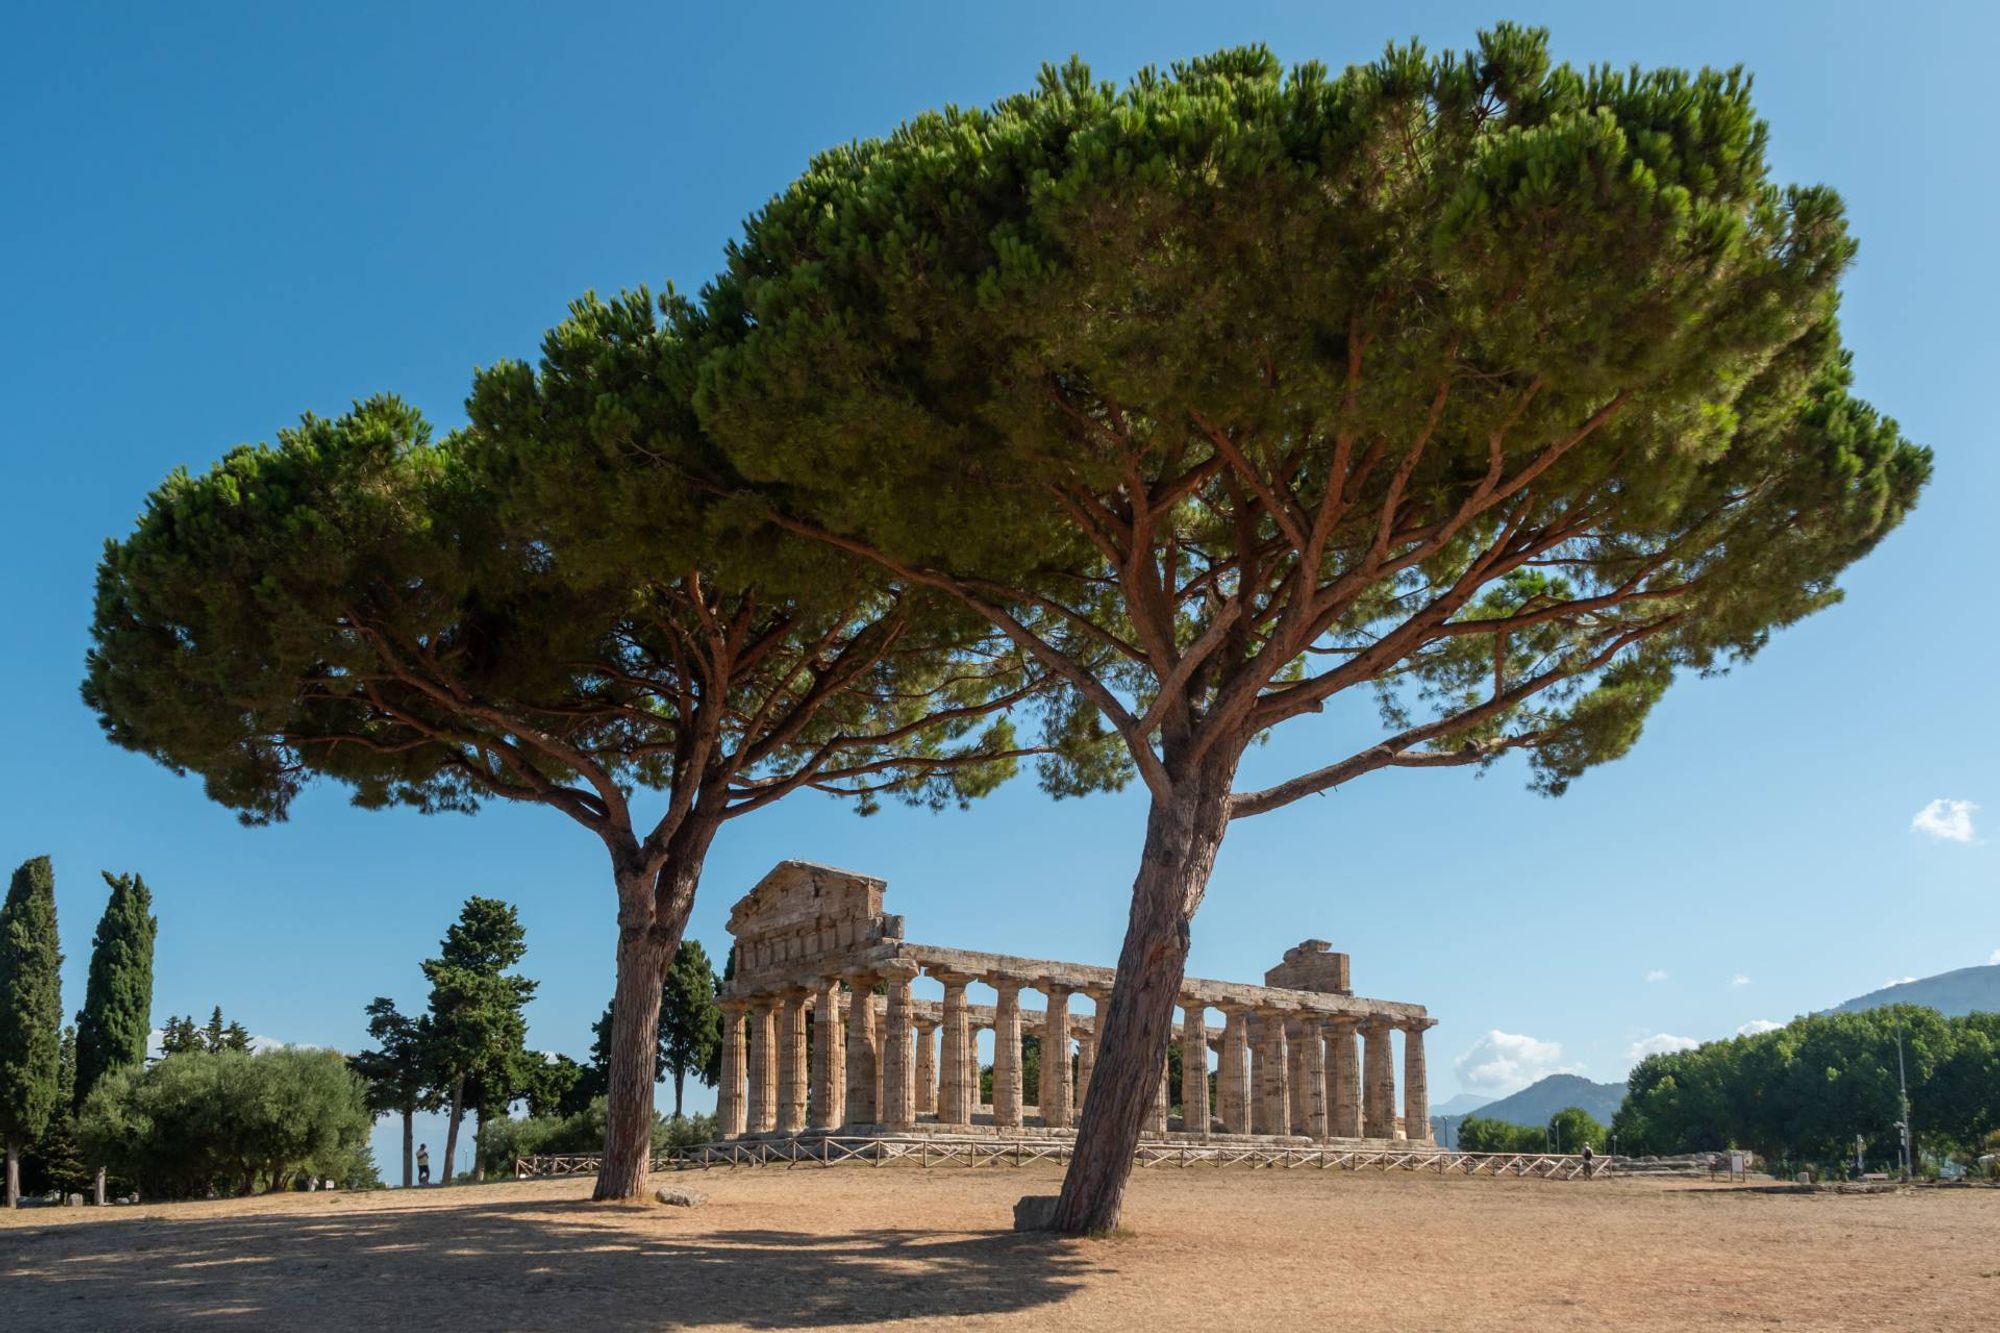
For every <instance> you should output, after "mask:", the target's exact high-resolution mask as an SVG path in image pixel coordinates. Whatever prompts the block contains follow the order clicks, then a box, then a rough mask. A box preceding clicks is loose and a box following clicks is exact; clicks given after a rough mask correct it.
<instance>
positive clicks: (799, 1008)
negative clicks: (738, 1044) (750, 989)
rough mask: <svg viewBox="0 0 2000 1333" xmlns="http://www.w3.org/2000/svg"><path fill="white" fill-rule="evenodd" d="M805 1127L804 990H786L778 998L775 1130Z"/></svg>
mask: <svg viewBox="0 0 2000 1333" xmlns="http://www.w3.org/2000/svg"><path fill="white" fill-rule="evenodd" d="M805 1127H806V993H805V992H804V991H802V990H788V991H786V992H785V993H784V994H783V995H782V996H780V997H779V1000H778V1132H779V1133H781V1134H796V1133H798V1132H799V1131H800V1130H802V1129H804V1128H805Z"/></svg>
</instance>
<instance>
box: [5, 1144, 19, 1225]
mask: <svg viewBox="0 0 2000 1333" xmlns="http://www.w3.org/2000/svg"><path fill="white" fill-rule="evenodd" d="M7 1206H8V1207H9V1208H19V1207H20V1206H21V1150H20V1149H19V1148H17V1147H15V1146H14V1140H12V1139H9V1140H7Z"/></svg>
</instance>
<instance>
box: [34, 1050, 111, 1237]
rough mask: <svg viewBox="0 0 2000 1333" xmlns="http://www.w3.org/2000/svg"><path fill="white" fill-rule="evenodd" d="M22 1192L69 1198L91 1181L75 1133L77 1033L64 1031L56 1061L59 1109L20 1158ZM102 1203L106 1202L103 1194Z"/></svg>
mask: <svg viewBox="0 0 2000 1333" xmlns="http://www.w3.org/2000/svg"><path fill="white" fill-rule="evenodd" d="M21 1178H22V1192H23V1193H26V1194H40V1193H44V1192H47V1191H50V1190H53V1191H55V1192H56V1193H58V1194H70V1193H74V1192H75V1191H77V1190H80V1189H82V1188H83V1186H84V1183H85V1182H86V1181H88V1180H89V1179H90V1171H89V1169H88V1168H87V1167H86V1166H85V1165H84V1161H83V1157H82V1149H81V1147H80V1145H79V1144H78V1142H77V1129H76V1029H75V1028H74V1027H65V1028H64V1029H63V1030H62V1047H61V1049H60V1051H59V1053H58V1055H57V1057H56V1109H55V1111H54V1112H53V1113H52V1114H51V1115H50V1116H49V1124H48V1128H46V1129H44V1130H43V1131H42V1137H41V1138H40V1139H38V1140H36V1142H35V1144H34V1146H33V1147H32V1148H30V1149H28V1150H26V1151H25V1152H23V1153H22V1154H21ZM98 1201H99V1202H100V1203H101V1202H103V1199H102V1196H101V1194H100V1197H99V1200H98Z"/></svg>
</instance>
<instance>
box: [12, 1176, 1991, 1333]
mask: <svg viewBox="0 0 2000 1333" xmlns="http://www.w3.org/2000/svg"><path fill="white" fill-rule="evenodd" d="M1057 1179H1058V1176H1057V1173H1056V1169H1055V1168H1046V1169H1038V1168H1034V1167H1030V1168H1026V1169H1021V1170H1005V1169H1003V1170H993V1169H986V1170H976V1171H973V1170H962V1169H954V1170H929V1171H922V1170H916V1169H893V1168H892V1169H882V1170H872V1169H868V1168H861V1167H836V1168H833V1169H830V1170H829V1169H821V1168H798V1169H794V1170H784V1169H780V1168H775V1167H768V1168H761V1169H744V1170H737V1171H734V1172H731V1171H728V1170H715V1171H708V1172H689V1173H685V1174H681V1175H677V1176H674V1177H672V1178H671V1179H670V1181H669V1182H668V1183H672V1184H678V1185H686V1186H690V1187H693V1188H696V1189H700V1190H703V1191H705V1192H706V1193H707V1194H708V1195H709V1202H708V1203H707V1204H706V1205H704V1206H702V1207H700V1208H695V1209H691V1210H690V1209H680V1208H666V1207H660V1206H656V1205H652V1206H646V1207H607V1206H601V1205H595V1204H592V1203H590V1202H588V1194H589V1184H588V1182H586V1181H577V1180H568V1181H537V1182H528V1183H522V1184H514V1183H507V1184H500V1185H488V1186H483V1187H476V1188H475V1187H468V1188H461V1189H453V1190H430V1191H425V1192H422V1193H418V1192H414V1191H412V1192H408V1193H405V1192H401V1191H398V1192H395V1193H378V1194H366V1195H340V1194H333V1195H325V1194H313V1195H291V1196H285V1197H280V1198H273V1199H252V1200H244V1201H232V1200H223V1201H218V1202H212V1203H190V1204H174V1205H162V1206H156V1207H146V1206H141V1207H135V1208H115V1209H112V1208H107V1209H83V1210H61V1211H58V1210H53V1209H36V1210H23V1211H22V1212H20V1213H18V1214H16V1215H14V1216H13V1217H7V1218H0V1329H4V1330H10V1331H11V1330H15V1329H20V1330H28V1329H37V1330H40V1329H91V1330H98V1329H124V1328H147V1329H153V1328H183V1327H193V1326H197V1325H198V1326H200V1327H203V1328H232V1327H234V1328H241V1329H260V1330H261V1329H301V1330H305V1329H311V1330H322V1329H327V1330H331V1329H350V1328H355V1329H364V1328H365V1329H378V1328H395V1327H404V1328H412V1329H432V1328H452V1329H478V1330H486V1329H562V1330H567V1331H568V1333H622V1331H623V1330H637V1329H680V1328H687V1329H806V1328H869V1329H874V1328H881V1327H883V1326H895V1327H900V1328H908V1329H919V1328H931V1327H935V1326H937V1325H939V1324H941V1323H942V1322H943V1321H945V1320H947V1319H949V1320H951V1321H953V1323H952V1327H953V1328H954V1329H967V1330H971V1329H987V1328H1009V1329H1030V1328H1031V1329H1134V1328H1136V1329H1147V1330H1150V1331H1153V1333H1177V1331H1178V1330H1181V1329H1198V1330H1202V1333H1213V1331H1214V1330H1232V1329H1257V1330H1262V1329H1286V1330H1290V1329H1299V1330H1305V1329H1317V1328H1326V1327H1335V1326H1345V1327H1352V1328H1361V1329H1367V1330H1370V1333H1380V1331H1382V1330H1395V1329H1426V1330H1428V1329H1519V1328H1532V1329H1535V1330H1537V1331H1538V1333H1541V1331H1544V1330H1551V1329H1585V1328H1588V1329H1603V1328H1616V1329H1674V1330H1686V1329H1705V1328H1727V1329H1736V1330H1741V1329H1764V1328H1786V1329H1897V1330H1904V1329H1987V1330H1991V1329H1995V1328H2000V1191H1995V1190H1940V1191H1931V1192H1923V1193H1901V1194H1890V1195H1873V1196H1852V1195H1844V1196H1836V1195H1827V1194H1820V1195H1805V1196H1785V1195H1774V1194H1767V1193H1754V1192H1749V1191H1745V1190H1740V1189H1730V1188H1727V1187H1719V1188H1718V1187H1709V1186H1706V1185H1703V1184H1699V1183H1697V1182H1692V1181H1675V1182H1671V1183H1668V1182H1642V1181H1618V1182H1605V1181H1597V1182H1591V1183H1581V1182H1579V1183H1569V1184H1558V1183H1550V1182H1544V1181H1520V1180H1464V1179H1440V1178H1437V1177H1423V1176H1414V1175H1406V1174H1402V1173H1394V1174H1389V1175H1353V1174H1347V1173H1343V1172H1322V1171H1318V1170H1303V1169H1301V1170H1293V1171H1282V1170H1265V1171H1248V1170H1241V1169H1227V1170H1213V1169H1210V1170H1201V1169H1193V1170H1178V1169H1176V1170H1161V1171H1150V1172H1142V1173H1140V1175H1139V1176H1138V1178H1137V1179H1136V1180H1135V1181H1134V1183H1133V1188H1132V1193H1131V1196H1130V1202H1129V1206H1128V1208H1127V1210H1126V1221H1127V1224H1128V1228H1129V1234H1124V1235H1119V1236H1115V1237H1111V1238H1108V1239H1103V1240H1078V1241H1062V1240H1056V1239H1054V1238H1051V1237H1046V1236H1021V1235H1016V1234H1014V1233H1013V1232H1011V1231H1010V1230H1009V1229H1008V1228H1009V1222H1010V1218H1011V1210H1012V1205H1013V1202H1014V1200H1015V1198H1017V1197H1018V1196H1019V1195H1021V1194H1022V1193H1024V1192H1036V1193H1046V1192H1051V1191H1053V1190H1054V1189H1055V1187H1056V1183H1057Z"/></svg>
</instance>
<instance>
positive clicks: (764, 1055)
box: [750, 996, 778, 1134]
mask: <svg viewBox="0 0 2000 1333" xmlns="http://www.w3.org/2000/svg"><path fill="white" fill-rule="evenodd" d="M777 1045H778V1043H777V1006H775V1005H774V1004H773V1003H772V1002H771V999H770V997H769V996H758V997H757V998H756V999H754V1000H752V1001H751V1002H750V1132H751V1133H752V1134H768V1133H770V1132H771V1130H772V1129H773V1128H774V1127H775V1126H776V1125H777V1123H778V1051H777Z"/></svg>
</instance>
